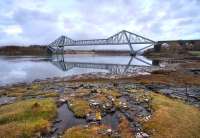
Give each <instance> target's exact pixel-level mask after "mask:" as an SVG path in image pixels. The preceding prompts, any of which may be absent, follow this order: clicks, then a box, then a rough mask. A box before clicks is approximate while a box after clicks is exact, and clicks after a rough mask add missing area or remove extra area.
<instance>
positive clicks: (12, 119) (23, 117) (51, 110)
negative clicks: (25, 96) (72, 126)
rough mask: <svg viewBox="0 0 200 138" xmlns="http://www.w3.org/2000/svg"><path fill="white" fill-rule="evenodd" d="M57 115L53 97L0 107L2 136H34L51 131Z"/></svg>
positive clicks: (0, 132) (5, 137)
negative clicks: (53, 120)
mask: <svg viewBox="0 0 200 138" xmlns="http://www.w3.org/2000/svg"><path fill="white" fill-rule="evenodd" d="M55 115H56V105H55V102H54V101H53V100H52V99H43V100H24V101H19V102H16V103H13V104H10V105H4V106H1V107H0V137H4V138H7V137H8V138H12V137H32V136H34V135H35V134H36V133H40V134H44V133H47V132H48V131H49V128H50V125H51V123H50V121H51V120H52V119H53V118H54V117H55Z"/></svg>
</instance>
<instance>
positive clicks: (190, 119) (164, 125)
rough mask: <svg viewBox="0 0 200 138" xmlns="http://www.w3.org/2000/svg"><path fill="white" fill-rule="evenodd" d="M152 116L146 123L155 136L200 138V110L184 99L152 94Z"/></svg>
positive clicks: (156, 137)
mask: <svg viewBox="0 0 200 138" xmlns="http://www.w3.org/2000/svg"><path fill="white" fill-rule="evenodd" d="M152 97H153V100H152V103H151V106H152V107H153V109H154V110H155V112H154V113H153V116H152V118H151V119H150V120H149V121H148V122H145V123H144V128H145V130H146V131H147V133H149V134H151V135H152V137H153V138H164V137H167V138H199V137H200V110H199V109H197V108H195V107H193V106H190V105H186V104H185V103H183V102H182V101H179V100H173V99H170V98H168V97H165V96H162V95H159V94H152Z"/></svg>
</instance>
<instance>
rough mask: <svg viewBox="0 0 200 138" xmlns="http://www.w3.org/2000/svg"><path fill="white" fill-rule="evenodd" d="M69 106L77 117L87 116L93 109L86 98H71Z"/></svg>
mask: <svg viewBox="0 0 200 138" xmlns="http://www.w3.org/2000/svg"><path fill="white" fill-rule="evenodd" d="M69 108H70V109H71V110H72V112H73V113H74V115H75V116H76V117H82V118H83V117H86V114H88V113H89V112H90V111H91V109H90V106H89V103H88V102H87V101H86V100H83V99H79V98H74V99H70V100H69Z"/></svg>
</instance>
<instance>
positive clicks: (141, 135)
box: [135, 132, 149, 138]
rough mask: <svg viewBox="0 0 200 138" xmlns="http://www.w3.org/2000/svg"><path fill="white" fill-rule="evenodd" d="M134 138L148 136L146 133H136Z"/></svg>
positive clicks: (146, 137)
mask: <svg viewBox="0 0 200 138" xmlns="http://www.w3.org/2000/svg"><path fill="white" fill-rule="evenodd" d="M135 137H136V138H148V137H149V135H148V134H147V133H144V132H138V133H137V134H136V136H135Z"/></svg>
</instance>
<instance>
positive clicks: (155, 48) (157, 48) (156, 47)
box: [154, 43, 161, 52]
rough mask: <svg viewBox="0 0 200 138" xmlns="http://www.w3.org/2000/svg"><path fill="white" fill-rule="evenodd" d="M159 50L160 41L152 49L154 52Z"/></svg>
mask: <svg viewBox="0 0 200 138" xmlns="http://www.w3.org/2000/svg"><path fill="white" fill-rule="evenodd" d="M160 50H161V44H160V43H157V44H155V45H154V51H155V52H160Z"/></svg>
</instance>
